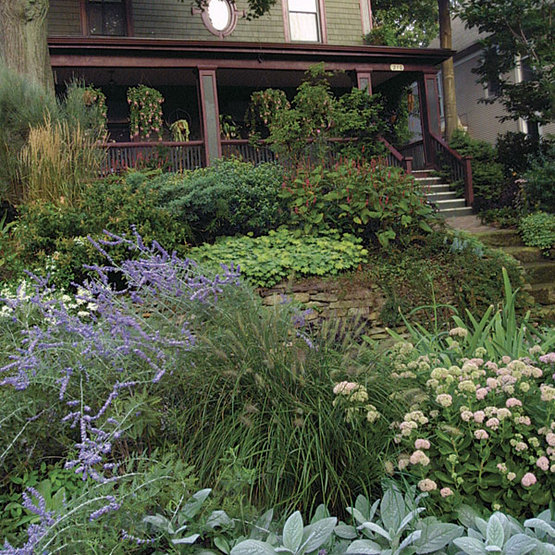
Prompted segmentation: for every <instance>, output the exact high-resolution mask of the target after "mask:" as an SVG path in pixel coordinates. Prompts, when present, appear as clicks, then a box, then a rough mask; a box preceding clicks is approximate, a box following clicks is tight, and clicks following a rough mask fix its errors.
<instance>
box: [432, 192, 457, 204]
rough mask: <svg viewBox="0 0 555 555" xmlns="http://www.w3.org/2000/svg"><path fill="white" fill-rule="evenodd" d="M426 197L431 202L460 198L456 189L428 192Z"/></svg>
mask: <svg viewBox="0 0 555 555" xmlns="http://www.w3.org/2000/svg"><path fill="white" fill-rule="evenodd" d="M426 198H427V199H428V200H429V201H430V202H436V203H437V202H440V201H442V200H458V197H457V193H455V192H454V191H440V192H436V191H434V192H427V193H426Z"/></svg>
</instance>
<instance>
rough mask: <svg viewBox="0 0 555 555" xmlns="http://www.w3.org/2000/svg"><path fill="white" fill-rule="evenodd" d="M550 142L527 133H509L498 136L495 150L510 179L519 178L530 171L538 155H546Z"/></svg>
mask: <svg viewBox="0 0 555 555" xmlns="http://www.w3.org/2000/svg"><path fill="white" fill-rule="evenodd" d="M549 144H550V141H548V140H542V141H541V142H539V141H538V139H536V138H534V137H532V136H530V135H526V134H525V133H513V132H511V131H508V132H507V133H504V134H503V135H497V142H496V145H495V149H496V152H497V161H498V162H499V163H500V164H502V166H503V171H504V173H505V175H506V176H507V177H508V178H512V179H514V178H519V177H522V176H523V174H524V173H525V172H526V171H528V169H529V168H530V164H531V163H532V162H533V161H534V160H535V159H536V158H537V156H538V155H541V154H542V153H545V150H546V149H547V148H548V147H549Z"/></svg>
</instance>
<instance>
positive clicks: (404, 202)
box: [281, 160, 433, 247]
mask: <svg viewBox="0 0 555 555" xmlns="http://www.w3.org/2000/svg"><path fill="white" fill-rule="evenodd" d="M281 195H282V197H283V198H284V199H285V200H286V201H287V204H288V206H289V209H290V214H291V216H290V221H291V222H292V223H293V224H294V225H296V226H298V227H299V228H300V229H302V230H303V232H304V233H309V232H311V231H314V230H322V229H339V230H341V231H342V232H345V233H352V234H356V235H359V236H362V237H364V238H365V239H377V240H378V241H379V242H380V243H381V245H382V246H384V247H387V246H388V245H389V242H390V241H392V242H394V243H399V244H405V245H406V244H408V243H409V242H410V241H411V240H412V239H414V237H415V236H420V235H422V233H423V232H430V231H431V227H430V223H431V221H432V220H433V219H432V216H433V211H432V208H431V207H430V206H428V205H427V204H426V199H425V196H424V193H423V192H422V189H421V187H419V186H417V184H416V182H415V181H414V179H413V178H412V177H411V176H409V175H407V174H405V173H404V172H403V171H402V170H400V169H399V168H390V167H387V166H384V165H383V164H381V163H378V162H376V161H372V162H371V163H370V164H366V163H357V162H354V161H352V160H342V161H341V162H340V163H337V164H336V165H335V166H334V167H333V168H331V169H327V168H324V167H323V166H316V167H313V168H312V167H306V166H300V167H298V168H296V169H295V170H294V171H293V172H292V174H291V175H289V176H287V177H286V180H285V183H284V185H283V188H282V192H281Z"/></svg>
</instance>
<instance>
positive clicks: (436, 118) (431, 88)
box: [418, 71, 441, 166]
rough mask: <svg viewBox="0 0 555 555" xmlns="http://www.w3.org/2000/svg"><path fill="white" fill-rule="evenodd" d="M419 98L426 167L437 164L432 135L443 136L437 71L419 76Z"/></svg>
mask: <svg viewBox="0 0 555 555" xmlns="http://www.w3.org/2000/svg"><path fill="white" fill-rule="evenodd" d="M418 98H419V101H420V120H421V124H422V139H423V142H424V154H425V156H426V165H427V166H433V165H434V164H435V150H434V148H433V144H432V141H431V138H430V133H433V134H434V135H436V136H438V137H440V136H441V119H440V118H441V116H440V110H439V90H438V86H437V71H436V72H433V73H421V74H420V75H419V76H418Z"/></svg>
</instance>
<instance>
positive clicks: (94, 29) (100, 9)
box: [85, 0, 127, 37]
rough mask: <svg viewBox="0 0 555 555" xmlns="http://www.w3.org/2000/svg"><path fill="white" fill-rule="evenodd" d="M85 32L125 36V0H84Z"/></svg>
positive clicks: (98, 34) (97, 34)
mask: <svg viewBox="0 0 555 555" xmlns="http://www.w3.org/2000/svg"><path fill="white" fill-rule="evenodd" d="M85 6H86V11H87V32H88V34H89V35H91V36H105V37H106V36H107V37H124V36H127V13H126V5H125V0H86V4H85Z"/></svg>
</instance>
